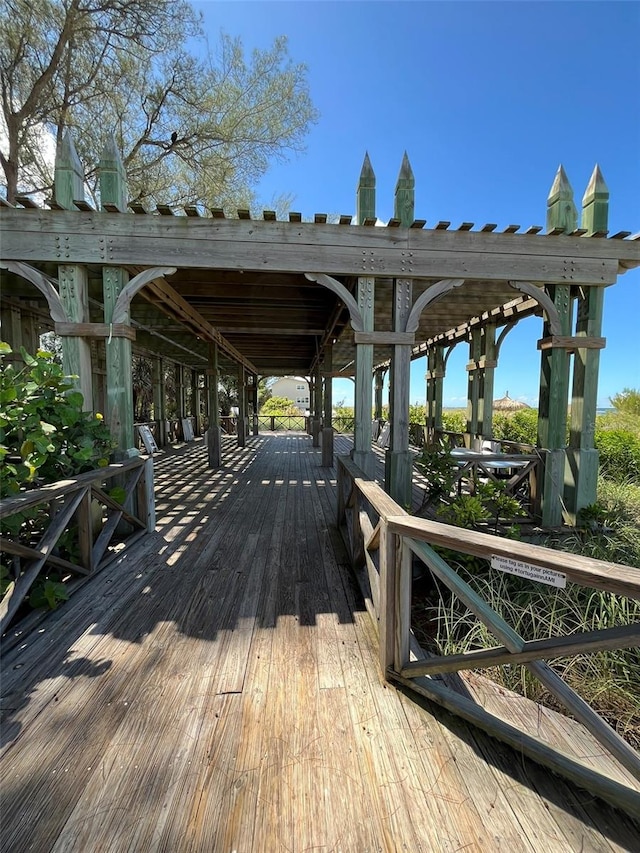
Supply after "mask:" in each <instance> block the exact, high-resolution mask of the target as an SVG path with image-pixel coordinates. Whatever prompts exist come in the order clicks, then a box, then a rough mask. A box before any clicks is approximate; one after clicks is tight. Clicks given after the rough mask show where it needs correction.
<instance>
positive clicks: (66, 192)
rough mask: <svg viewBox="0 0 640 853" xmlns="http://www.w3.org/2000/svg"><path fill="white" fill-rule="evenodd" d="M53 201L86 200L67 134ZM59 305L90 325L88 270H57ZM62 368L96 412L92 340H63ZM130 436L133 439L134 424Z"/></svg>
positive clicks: (68, 205)
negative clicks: (72, 378)
mask: <svg viewBox="0 0 640 853" xmlns="http://www.w3.org/2000/svg"><path fill="white" fill-rule="evenodd" d="M53 194H54V198H55V200H56V203H57V204H59V205H60V207H64V208H65V210H77V208H76V206H75V204H74V201H76V200H77V201H81V200H83V199H84V172H83V170H82V165H81V163H80V158H79V157H78V154H77V152H76V149H75V145H74V144H73V139H72V137H71V133H70V132H69V131H68V130H67V131H66V133H65V134H64V136H63V138H62V141H61V143H60V145H59V146H58V150H57V151H56V163H55V177H54V191H53ZM59 250H60V251H59V255H60V258H61V259H64V258H65V256H66V257H68V255H69V247H68V245H66V242H65V240H64V239H63V238H60V246H59ZM58 282H59V287H60V301H61V302H62V305H63V307H64V310H65V313H66V315H67V317H68V318H69V321H70V322H71V323H89V322H90V321H91V318H90V316H89V290H88V278H87V268H86V267H85V266H80V265H79V264H65V263H64V262H63V263H61V264H60V265H59V266H58ZM62 366H63V369H64V372H65V373H66V374H67V375H68V376H77V377H78V379H77V380H76V386H77V388H78V390H79V391H81V392H82V396H83V399H84V404H83V409H84V410H85V411H88V412H89V411H91V410H92V409H93V381H92V370H91V344H90V342H89V340H87V339H86V338H82V337H76V336H73V337H72V336H65V337H63V338H62ZM131 433H132V436H133V421H132V429H131Z"/></svg>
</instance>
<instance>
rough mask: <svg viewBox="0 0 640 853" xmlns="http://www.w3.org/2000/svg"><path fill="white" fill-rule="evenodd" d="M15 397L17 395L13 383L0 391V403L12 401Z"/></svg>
mask: <svg viewBox="0 0 640 853" xmlns="http://www.w3.org/2000/svg"><path fill="white" fill-rule="evenodd" d="M17 398H18V395H17V393H16V389H15V387H14V386H13V385H12V386H11V387H10V388H3V389H2V391H0V403H12V402H13V401H14V400H16V399H17Z"/></svg>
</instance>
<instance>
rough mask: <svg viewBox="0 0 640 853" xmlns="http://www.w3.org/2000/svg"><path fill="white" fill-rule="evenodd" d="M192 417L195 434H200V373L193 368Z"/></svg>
mask: <svg viewBox="0 0 640 853" xmlns="http://www.w3.org/2000/svg"><path fill="white" fill-rule="evenodd" d="M191 417H192V418H193V434H194V436H196V435H200V374H199V373H198V371H197V370H194V369H193V368H191Z"/></svg>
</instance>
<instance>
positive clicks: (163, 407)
mask: <svg viewBox="0 0 640 853" xmlns="http://www.w3.org/2000/svg"><path fill="white" fill-rule="evenodd" d="M152 382H153V419H154V420H155V421H156V422H157V424H158V427H157V430H158V435H157V442H156V443H157V445H158V447H165V446H166V444H167V393H166V389H165V385H164V359H162V358H154V360H153V378H152Z"/></svg>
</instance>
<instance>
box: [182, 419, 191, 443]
mask: <svg viewBox="0 0 640 853" xmlns="http://www.w3.org/2000/svg"><path fill="white" fill-rule="evenodd" d="M182 435H183V437H184V440H185V441H193V424H192V423H191V418H182Z"/></svg>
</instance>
